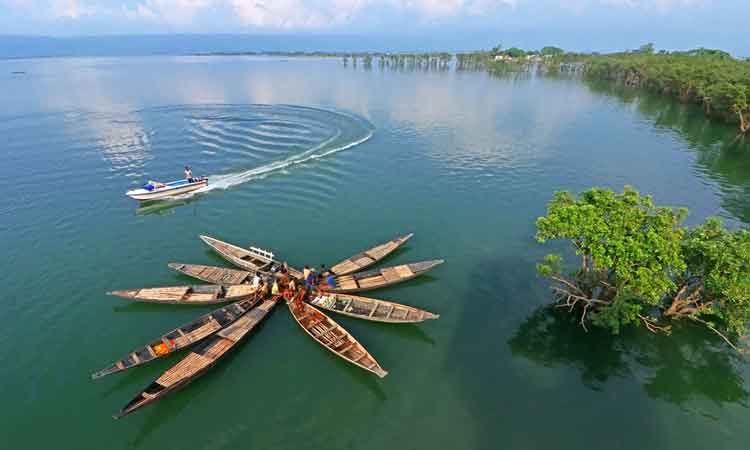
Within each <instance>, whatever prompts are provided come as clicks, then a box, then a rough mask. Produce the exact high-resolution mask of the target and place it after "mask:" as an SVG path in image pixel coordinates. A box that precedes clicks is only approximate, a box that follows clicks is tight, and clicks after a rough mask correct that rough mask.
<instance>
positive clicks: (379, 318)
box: [309, 292, 440, 323]
mask: <svg viewBox="0 0 750 450" xmlns="http://www.w3.org/2000/svg"><path fill="white" fill-rule="evenodd" d="M309 301H310V304H311V305H314V306H315V307H318V308H323V309H326V310H328V311H333V312H337V313H339V314H344V315H347V316H350V317H356V318H357V319H364V320H371V321H373V322H387V323H416V322H423V321H425V320H429V319H437V318H439V317H440V315H439V314H433V313H431V312H429V311H425V310H422V309H419V308H414V307H413V306H408V305H402V304H400V303H396V302H391V301H388V300H380V299H375V298H367V297H359V296H356V295H350V294H330V293H327V292H318V293H317V294H313V295H311V296H310V300H309Z"/></svg>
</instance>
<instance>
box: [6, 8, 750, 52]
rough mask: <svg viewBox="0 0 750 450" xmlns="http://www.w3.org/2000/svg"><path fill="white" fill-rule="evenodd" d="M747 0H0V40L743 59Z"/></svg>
mask: <svg viewBox="0 0 750 450" xmlns="http://www.w3.org/2000/svg"><path fill="white" fill-rule="evenodd" d="M748 3H750V0H0V34H22V35H53V36H81V35H98V34H142V33H209V34H210V33H263V34H275V33H283V34H295V35H300V34H303V35H304V34H326V35H336V34H342V35H344V34H357V35H369V36H384V37H385V36H390V37H393V36H401V35H403V36H411V37H415V38H420V37H422V38H424V39H429V38H437V39H439V40H440V42H441V43H445V44H444V45H446V46H448V47H450V48H449V49H465V48H467V47H476V46H477V45H480V44H483V43H485V42H498V43H503V44H505V45H506V46H509V45H519V46H526V47H535V46H540V45H544V44H558V45H561V46H564V47H566V48H568V49H574V50H605V51H606V50H612V49H623V48H634V47H637V46H638V45H639V44H640V43H643V42H648V41H653V42H655V43H656V45H657V47H658V48H669V49H675V48H692V47H696V46H707V47H719V48H724V49H727V50H729V51H732V52H734V53H737V54H740V55H746V54H748V53H750V50H748V49H746V48H745V47H746V45H747V43H748V42H750V39H748V38H747V36H746V32H745V31H744V30H746V28H747V23H748V20H750V10H748Z"/></svg>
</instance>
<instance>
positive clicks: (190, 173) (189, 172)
mask: <svg viewBox="0 0 750 450" xmlns="http://www.w3.org/2000/svg"><path fill="white" fill-rule="evenodd" d="M185 179H186V180H187V181H188V183H192V182H193V171H192V170H191V169H190V166H185Z"/></svg>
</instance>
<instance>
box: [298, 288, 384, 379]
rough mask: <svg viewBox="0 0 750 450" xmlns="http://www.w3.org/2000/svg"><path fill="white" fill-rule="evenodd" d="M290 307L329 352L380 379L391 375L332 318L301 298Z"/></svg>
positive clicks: (300, 324) (312, 336) (300, 322)
mask: <svg viewBox="0 0 750 450" xmlns="http://www.w3.org/2000/svg"><path fill="white" fill-rule="evenodd" d="M287 306H288V307H289V312H290V313H291V314H292V317H294V320H295V321H296V322H297V324H298V325H299V326H300V327H301V328H302V329H303V330H304V331H305V333H307V335H308V336H310V337H311V338H313V339H314V340H315V342H317V343H318V344H320V345H322V346H323V347H325V348H326V349H327V350H328V351H330V352H331V353H333V354H334V355H336V356H338V357H339V358H341V359H343V360H344V361H346V362H348V363H350V364H354V365H355V366H357V367H360V368H362V369H364V370H366V371H368V372H370V373H373V374H375V375H377V376H378V377H380V378H383V377H385V376H386V375H388V371H387V370H385V369H383V368H382V367H381V366H380V364H379V363H378V362H377V360H376V359H375V358H374V357H373V356H372V355H371V354H370V353H369V352H368V351H367V349H366V348H365V347H364V346H363V345H362V344H360V343H359V342H358V341H357V340H356V339H355V338H354V336H352V335H351V334H349V332H348V331H346V329H344V327H342V326H341V325H339V324H337V323H336V322H335V321H333V319H331V318H330V317H328V316H326V315H325V314H323V313H322V312H321V311H319V310H318V309H316V308H314V307H313V306H311V305H309V304H307V303H305V302H304V301H301V300H300V301H290V302H287Z"/></svg>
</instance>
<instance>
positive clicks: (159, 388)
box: [114, 296, 281, 419]
mask: <svg viewBox="0 0 750 450" xmlns="http://www.w3.org/2000/svg"><path fill="white" fill-rule="evenodd" d="M280 298H281V297H280V296H276V297H273V298H271V299H268V300H265V301H264V302H263V303H261V304H260V306H258V307H256V308H253V309H251V310H250V311H249V312H248V313H246V314H244V315H243V316H242V317H240V318H239V319H237V321H235V322H234V323H233V324H232V325H230V326H228V327H226V328H224V329H223V330H221V331H219V332H218V333H216V334H214V335H213V336H211V337H210V338H209V339H207V340H206V341H204V342H203V343H202V344H201V345H199V346H198V347H196V348H195V349H194V350H192V351H191V352H190V353H188V354H187V356H185V357H184V358H183V359H182V360H181V361H180V362H178V363H177V364H175V365H174V366H172V367H171V368H170V369H168V370H166V371H165V372H164V373H162V374H161V376H159V378H157V379H156V380H154V382H152V383H151V384H150V385H148V386H147V387H146V389H144V390H143V391H141V392H140V393H139V394H138V395H136V396H135V397H134V398H133V400H131V401H130V402H128V404H127V405H125V406H124V407H123V408H122V409H121V410H120V412H119V413H118V414H116V415H115V416H114V418H115V419H119V418H121V417H123V416H126V415H128V414H130V413H132V412H133V411H135V410H137V409H139V408H142V407H143V406H146V405H148V404H150V403H153V402H155V401H157V400H159V399H161V398H162V397H164V396H166V395H167V394H169V393H170V392H174V391H176V390H178V389H180V388H182V387H184V386H186V385H187V384H188V383H190V382H191V381H193V380H195V379H196V378H198V377H200V376H201V375H203V374H204V373H206V372H207V371H208V370H209V369H210V368H211V367H213V366H214V365H216V363H217V362H218V361H219V359H221V357H223V356H224V355H226V354H227V352H228V351H229V350H230V349H232V348H233V347H235V346H236V345H237V344H238V343H239V342H240V341H242V339H243V338H244V337H245V336H247V334H248V333H249V332H250V331H251V330H252V329H253V328H255V327H256V326H257V325H258V324H259V323H260V322H261V321H262V320H263V319H264V318H265V317H266V315H267V314H268V313H269V312H270V311H271V310H272V309H273V307H274V306H276V302H277V301H278V300H279V299H280Z"/></svg>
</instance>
